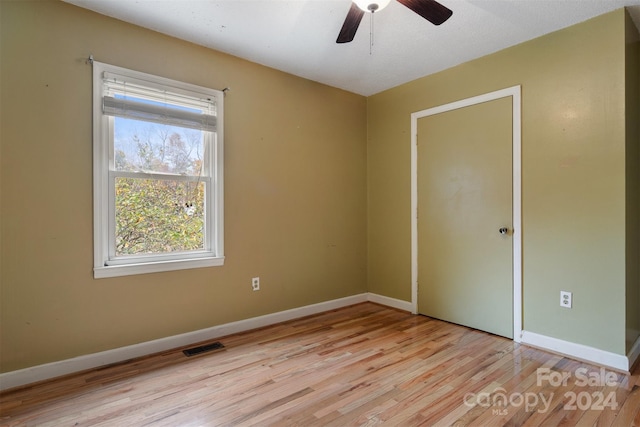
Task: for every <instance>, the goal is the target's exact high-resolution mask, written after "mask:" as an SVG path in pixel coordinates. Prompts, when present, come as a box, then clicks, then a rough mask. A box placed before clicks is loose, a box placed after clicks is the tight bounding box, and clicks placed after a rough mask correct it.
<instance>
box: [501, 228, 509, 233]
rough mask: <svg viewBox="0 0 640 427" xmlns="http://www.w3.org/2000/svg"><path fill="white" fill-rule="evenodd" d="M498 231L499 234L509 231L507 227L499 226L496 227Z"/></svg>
mask: <svg viewBox="0 0 640 427" xmlns="http://www.w3.org/2000/svg"><path fill="white" fill-rule="evenodd" d="M498 232H499V233H500V234H507V233H509V229H508V228H507V227H500V228H499V229H498Z"/></svg>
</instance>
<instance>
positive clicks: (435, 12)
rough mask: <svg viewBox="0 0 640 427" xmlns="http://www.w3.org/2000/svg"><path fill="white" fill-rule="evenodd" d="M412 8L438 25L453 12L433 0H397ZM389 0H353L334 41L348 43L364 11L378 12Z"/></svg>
mask: <svg viewBox="0 0 640 427" xmlns="http://www.w3.org/2000/svg"><path fill="white" fill-rule="evenodd" d="M397 1H398V3H401V4H403V5H405V6H406V7H408V8H409V9H411V10H413V11H414V12H415V13H417V14H418V15H420V16H422V17H423V18H424V19H426V20H427V21H429V22H431V23H432V24H434V25H440V24H442V23H443V22H444V21H446V20H447V19H449V17H450V16H451V15H452V14H453V12H452V11H451V10H450V9H449V8H447V7H445V6H443V5H441V4H440V3H438V2H437V1H435V0H397ZM390 2H391V0H354V1H353V2H352V3H351V9H349V12H348V13H347V17H346V18H345V20H344V24H342V29H341V30H340V34H338V39H337V40H336V43H349V42H350V41H352V40H353V38H354V37H355V35H356V31H358V26H359V25H360V21H362V17H363V16H364V14H365V12H370V13H374V12H378V11H380V10H382V9H383V8H384V7H385V6H387V5H388V4H389V3H390Z"/></svg>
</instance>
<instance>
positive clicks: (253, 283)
mask: <svg viewBox="0 0 640 427" xmlns="http://www.w3.org/2000/svg"><path fill="white" fill-rule="evenodd" d="M251 288H252V289H253V290H254V291H259V290H260V278H259V277H254V278H253V279H251Z"/></svg>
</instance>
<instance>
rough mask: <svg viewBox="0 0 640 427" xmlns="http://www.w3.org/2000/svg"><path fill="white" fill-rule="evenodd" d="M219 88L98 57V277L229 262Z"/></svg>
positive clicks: (95, 144) (95, 88) (95, 145)
mask: <svg viewBox="0 0 640 427" xmlns="http://www.w3.org/2000/svg"><path fill="white" fill-rule="evenodd" d="M223 98H224V97H223V93H222V92H221V91H217V90H213V89H207V88H203V87H199V86H194V85H190V84H186V83H181V82H177V81H173V80H169V79H165V78H162V77H156V76H152V75H149V74H144V73H140V72H136V71H131V70H127V69H124V68H120V67H115V66H111V65H107V64H101V63H98V62H94V63H93V110H94V129H93V151H94V164H93V169H94V172H93V173H94V178H93V179H94V277H96V278H100V277H113V276H122V275H130V274H141V273H151V272H159V271H169V270H179V269H185V268H196V267H208V266H216V265H222V264H223V262H224V255H223V227H222V224H223V222H222V221H223V186H222V179H223V169H222V167H223V163H222V162H223V155H222V121H223V120H222V117H223V114H222V112H223Z"/></svg>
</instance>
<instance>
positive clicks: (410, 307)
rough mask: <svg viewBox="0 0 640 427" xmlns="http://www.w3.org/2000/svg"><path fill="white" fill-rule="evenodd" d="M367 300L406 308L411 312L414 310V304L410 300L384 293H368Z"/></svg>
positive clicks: (400, 308) (402, 308)
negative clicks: (388, 295)
mask: <svg viewBox="0 0 640 427" xmlns="http://www.w3.org/2000/svg"><path fill="white" fill-rule="evenodd" d="M367 300H368V301H370V302H375V303H378V304H382V305H386V306H387V307H393V308H397V309H398V310H404V311H408V312H409V313H411V311H412V310H413V304H412V303H411V302H409V301H403V300H399V299H395V298H390V297H385V296H384V295H378V294H372V293H371V292H369V293H368V294H367Z"/></svg>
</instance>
